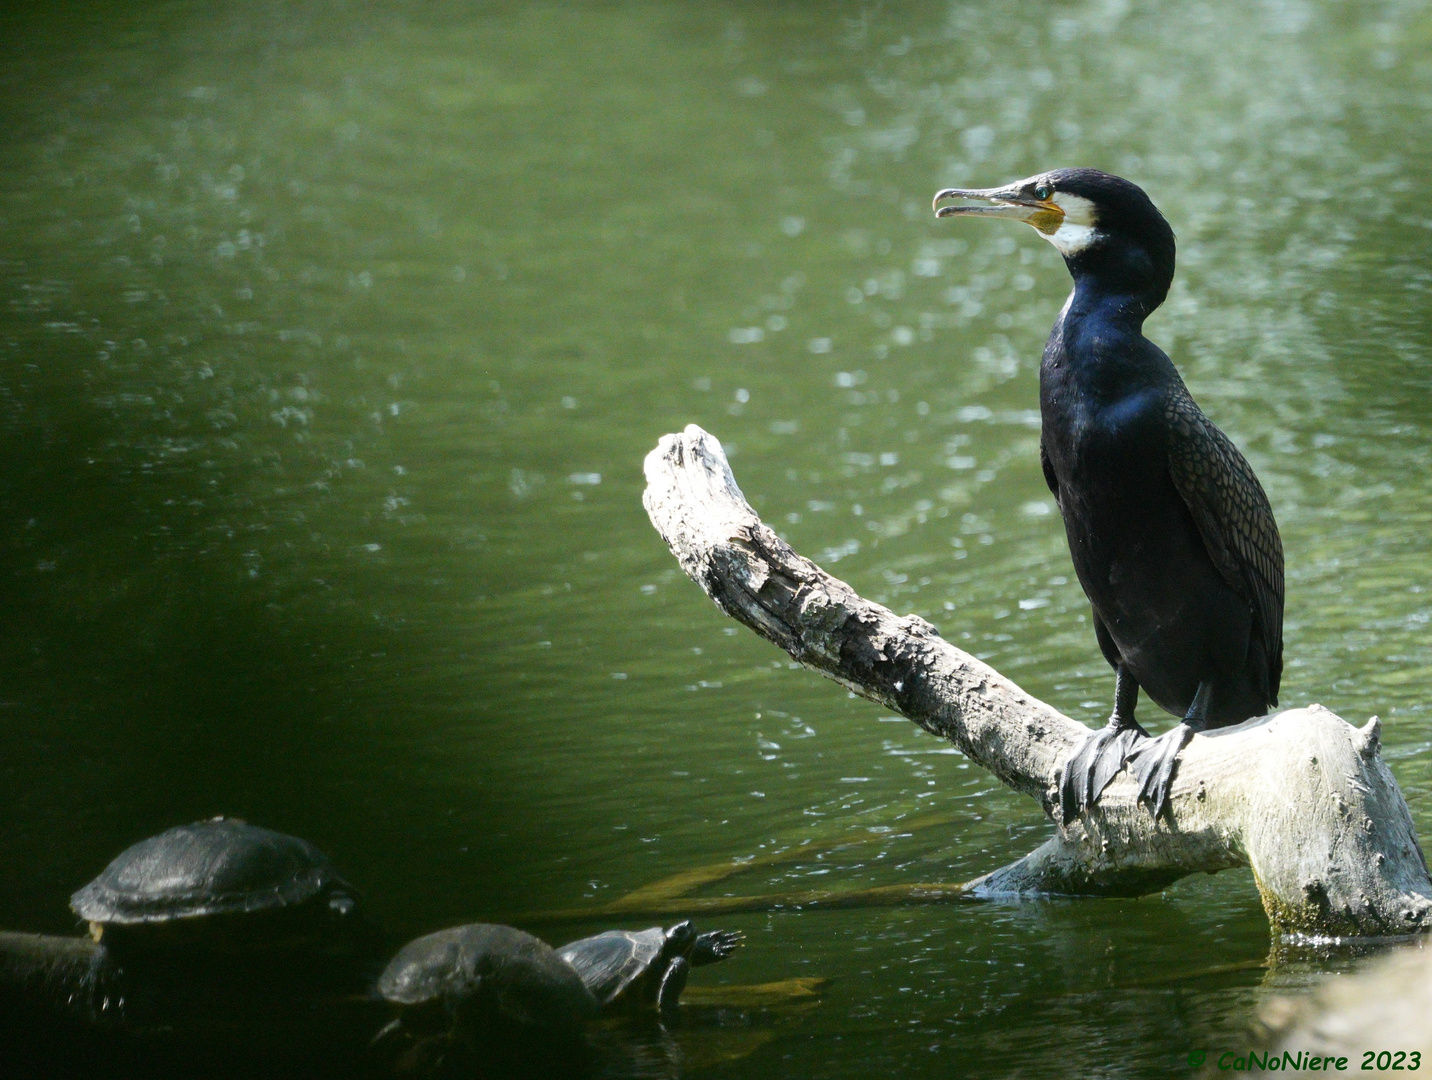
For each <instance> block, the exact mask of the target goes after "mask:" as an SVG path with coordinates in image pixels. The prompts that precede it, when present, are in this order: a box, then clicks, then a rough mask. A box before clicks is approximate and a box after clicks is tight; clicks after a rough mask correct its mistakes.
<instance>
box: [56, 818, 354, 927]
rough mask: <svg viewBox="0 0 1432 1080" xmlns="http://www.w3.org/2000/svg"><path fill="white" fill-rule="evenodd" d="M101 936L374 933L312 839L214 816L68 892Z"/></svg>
mask: <svg viewBox="0 0 1432 1080" xmlns="http://www.w3.org/2000/svg"><path fill="white" fill-rule="evenodd" d="M70 907H71V909H73V911H74V912H75V914H77V915H78V916H79V917H80V918H82V919H85V920H87V921H88V922H89V926H90V934H91V936H92V937H93V938H94V939H95V941H101V940H102V941H103V943H104V944H105V945H107V946H109V947H111V948H115V949H117V950H121V951H128V952H130V953H131V954H132V953H134V952H136V951H147V950H153V949H161V950H166V949H174V948H181V947H202V948H205V949H211V950H212V949H218V950H224V949H229V950H251V949H253V948H255V947H262V948H277V949H293V948H303V947H309V946H313V945H315V944H317V945H319V946H320V947H322V948H325V949H329V950H333V949H340V948H342V947H344V946H351V945H352V944H354V943H355V942H356V941H357V940H358V939H359V938H366V937H371V929H372V928H371V927H370V926H368V925H367V924H366V923H365V922H364V920H362V918H361V916H359V915H358V913H357V910H356V909H357V894H356V893H355V891H354V890H353V888H352V887H351V886H350V885H349V884H348V883H347V882H346V881H344V880H343V878H341V877H340V876H339V875H338V872H337V871H336V870H334V868H333V865H332V863H330V862H329V861H328V857H327V856H326V855H324V854H323V852H321V851H319V850H318V849H317V848H316V847H314V846H313V845H312V844H310V843H308V842H307V841H306V840H300V839H299V838H298V837H296V836H285V835H284V834H283V833H277V832H273V831H272V830H270V829H263V828H260V827H259V826H257V825H250V824H248V823H247V822H245V821H242V820H240V819H238V818H223V817H216V818H211V819H210V820H208V821H199V822H195V823H194V824H193V825H179V826H177V827H175V828H173V829H169V830H167V831H165V832H162V833H160V834H159V835H158V836H151V837H150V838H149V839H147V840H141V841H140V842H139V843H137V844H135V845H134V846H132V847H130V848H128V849H127V850H125V851H124V852H122V853H121V854H120V855H119V856H118V857H117V858H116V859H115V860H114V861H113V862H111V863H110V864H109V865H108V866H107V867H105V869H104V870H103V872H101V873H100V875H99V877H97V878H95V879H94V880H93V881H91V882H90V883H89V884H88V885H86V886H85V887H84V888H82V889H80V890H79V891H78V892H76V893H75V894H74V895H73V896H72V897H70Z"/></svg>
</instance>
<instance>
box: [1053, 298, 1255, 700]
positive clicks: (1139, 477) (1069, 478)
mask: <svg viewBox="0 0 1432 1080" xmlns="http://www.w3.org/2000/svg"><path fill="white" fill-rule="evenodd" d="M1182 385H1183V384H1182V380H1180V379H1179V376H1178V372H1177V371H1176V370H1175V369H1174V366H1173V363H1172V361H1170V360H1169V359H1168V357H1167V356H1165V355H1164V354H1163V352H1162V351H1161V350H1159V349H1158V348H1157V346H1155V345H1153V344H1152V343H1151V342H1149V341H1148V340H1147V339H1146V338H1144V337H1143V335H1142V334H1141V333H1139V332H1138V330H1137V328H1133V329H1132V330H1131V329H1130V328H1127V327H1121V326H1119V325H1117V324H1116V323H1112V322H1110V321H1108V320H1104V319H1100V318H1099V317H1098V315H1097V313H1096V314H1093V315H1086V316H1085V317H1082V318H1079V317H1076V318H1074V319H1070V318H1069V312H1068V309H1067V308H1066V311H1065V312H1064V313H1061V317H1060V320H1059V322H1057V323H1056V324H1055V328H1054V333H1053V334H1052V335H1051V336H1050V339H1049V345H1048V347H1047V348H1046V350H1045V355H1044V362H1043V364H1042V365H1041V370H1040V406H1041V413H1042V418H1043V431H1042V436H1041V442H1042V451H1043V454H1044V455H1045V458H1046V460H1047V462H1048V468H1049V470H1050V472H1052V474H1053V475H1052V477H1051V480H1052V481H1054V482H1055V483H1056V484H1057V488H1058V500H1059V509H1060V513H1061V515H1062V516H1063V519H1064V526H1065V531H1066V533H1067V535H1068V539H1069V550H1070V554H1071V556H1072V557H1073V561H1074V567H1075V571H1076V573H1077V574H1078V576H1079V581H1080V584H1081V585H1082V586H1083V587H1084V591H1085V593H1086V594H1087V595H1088V597H1089V600H1090V602H1091V604H1092V606H1093V609H1094V614H1095V617H1096V618H1098V619H1099V620H1100V622H1102V623H1103V625H1104V627H1105V629H1107V630H1108V633H1109V636H1110V637H1111V638H1112V639H1113V642H1114V644H1115V645H1116V646H1117V651H1118V655H1117V656H1110V657H1108V659H1109V660H1110V662H1111V663H1117V662H1119V661H1122V662H1123V663H1125V664H1126V665H1127V666H1128V667H1129V669H1130V671H1131V673H1132V674H1133V675H1134V677H1135V678H1136V679H1137V680H1138V682H1139V684H1140V685H1141V686H1142V687H1143V688H1144V690H1145V691H1146V692H1147V693H1148V695H1149V697H1151V698H1152V699H1153V700H1154V701H1155V702H1156V703H1158V705H1159V706H1160V707H1162V708H1164V709H1166V710H1168V711H1169V712H1173V713H1176V714H1180V715H1181V714H1182V713H1183V712H1184V711H1185V710H1186V709H1187V708H1188V706H1189V704H1190V703H1191V702H1192V700H1193V695H1194V693H1195V692H1196V691H1197V689H1198V683H1199V681H1200V679H1202V678H1207V677H1209V676H1210V675H1213V674H1214V673H1217V674H1219V675H1220V676H1223V677H1221V678H1220V680H1219V681H1220V682H1221V683H1224V684H1232V683H1237V684H1238V686H1237V687H1236V688H1235V687H1233V686H1231V685H1230V686H1229V689H1230V691H1233V692H1231V693H1229V694H1226V695H1224V696H1225V697H1226V698H1230V699H1231V700H1227V701H1225V702H1216V703H1215V706H1216V707H1217V706H1228V707H1231V708H1232V711H1233V712H1237V711H1239V710H1241V709H1243V708H1244V707H1245V705H1246V704H1247V701H1246V699H1247V698H1248V697H1249V692H1250V691H1249V690H1248V689H1247V688H1244V687H1243V685H1242V684H1243V683H1245V682H1247V679H1246V678H1245V677H1244V676H1243V675H1242V674H1239V673H1240V672H1241V669H1243V668H1244V667H1246V665H1247V655H1248V641H1249V630H1250V628H1251V611H1250V608H1249V605H1248V603H1247V601H1246V600H1244V599H1243V598H1241V597H1240V596H1239V595H1238V594H1237V593H1235V592H1234V591H1233V589H1231V588H1230V587H1229V586H1228V584H1227V583H1226V581H1225V580H1224V579H1223V577H1222V576H1221V575H1220V573H1219V571H1218V569H1217V567H1216V566H1215V565H1214V563H1213V560H1212V558H1211V557H1210V555H1209V554H1208V551H1207V549H1206V548H1205V546H1204V543H1203V540H1202V538H1201V536H1200V534H1199V531H1198V527H1197V524H1196V523H1195V522H1194V520H1193V517H1192V514H1191V513H1190V511H1189V509H1188V506H1187V505H1186V504H1185V502H1184V500H1183V498H1182V497H1181V495H1180V494H1179V491H1178V489H1177V488H1176V487H1175V486H1174V483H1173V480H1172V478H1171V476H1170V473H1169V466H1168V450H1167V421H1166V419H1165V411H1166V403H1167V399H1168V394H1169V392H1170V390H1171V389H1173V388H1179V389H1181V388H1182ZM1255 696H1256V695H1255ZM1262 707H1263V703H1262V702H1261V701H1260V702H1257V703H1256V705H1253V706H1249V711H1247V712H1244V713H1242V715H1241V716H1239V717H1238V719H1240V720H1241V719H1244V718H1246V717H1247V716H1250V715H1256V713H1258V712H1260V711H1261V710H1262ZM1219 711H1220V712H1222V711H1224V710H1223V709H1222V708H1219ZM1230 715H1231V713H1230Z"/></svg>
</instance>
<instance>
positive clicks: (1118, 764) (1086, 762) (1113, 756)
mask: <svg viewBox="0 0 1432 1080" xmlns="http://www.w3.org/2000/svg"><path fill="white" fill-rule="evenodd" d="M1147 739H1148V733H1147V732H1146V731H1144V729H1143V728H1142V727H1140V726H1139V724H1138V721H1136V720H1134V719H1132V718H1126V717H1123V716H1119V715H1118V714H1115V715H1114V716H1112V717H1110V718H1109V722H1108V724H1107V725H1105V726H1104V727H1103V728H1102V729H1100V730H1099V731H1096V732H1094V734H1092V735H1090V736H1089V737H1088V738H1087V739H1085V740H1084V742H1083V743H1082V744H1081V745H1080V747H1079V749H1078V750H1075V751H1074V753H1073V754H1072V755H1070V758H1069V760H1068V761H1067V762H1065V764H1064V776H1063V777H1062V779H1061V780H1060V783H1059V812H1060V814H1061V815H1062V816H1063V819H1064V824H1066V825H1068V824H1069V823H1070V822H1071V821H1073V820H1074V819H1075V818H1077V817H1078V816H1079V815H1080V814H1082V813H1083V812H1084V811H1085V810H1087V809H1089V807H1091V806H1093V805H1094V804H1095V803H1096V802H1098V801H1099V796H1100V795H1102V794H1103V793H1104V789H1105V788H1106V787H1108V786H1109V781H1110V780H1112V779H1114V777H1116V776H1118V775H1119V770H1120V769H1122V768H1123V767H1124V762H1125V761H1126V760H1127V759H1128V757H1129V755H1130V754H1131V753H1132V752H1133V750H1134V747H1135V746H1136V745H1138V744H1139V743H1141V742H1144V741H1146V740H1147Z"/></svg>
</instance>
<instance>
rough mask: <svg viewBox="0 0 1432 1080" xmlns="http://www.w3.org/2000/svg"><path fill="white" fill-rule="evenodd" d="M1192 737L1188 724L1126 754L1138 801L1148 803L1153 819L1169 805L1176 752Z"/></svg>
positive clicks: (1180, 725)
mask: <svg viewBox="0 0 1432 1080" xmlns="http://www.w3.org/2000/svg"><path fill="white" fill-rule="evenodd" d="M1191 738H1193V728H1192V727H1190V726H1189V725H1188V723H1187V721H1185V722H1183V723H1180V724H1179V725H1178V726H1177V727H1173V728H1170V729H1169V730H1168V731H1165V732H1164V733H1163V734H1162V735H1160V736H1159V737H1158V738H1157V739H1150V740H1148V741H1147V742H1145V743H1143V744H1142V745H1140V746H1138V747H1136V748H1135V749H1134V751H1133V753H1131V754H1130V755H1129V764H1130V765H1132V766H1133V769H1134V775H1135V776H1136V777H1137V778H1138V781H1139V801H1140V802H1144V803H1148V804H1149V809H1150V810H1152V811H1153V815H1154V820H1155V821H1157V820H1158V817H1159V814H1161V813H1163V808H1164V804H1165V803H1167V802H1168V793H1169V789H1170V788H1171V787H1172V786H1173V771H1174V765H1175V764H1176V763H1177V760H1178V755H1179V751H1181V750H1182V749H1183V748H1184V747H1185V746H1187V745H1188V740H1189V739H1191Z"/></svg>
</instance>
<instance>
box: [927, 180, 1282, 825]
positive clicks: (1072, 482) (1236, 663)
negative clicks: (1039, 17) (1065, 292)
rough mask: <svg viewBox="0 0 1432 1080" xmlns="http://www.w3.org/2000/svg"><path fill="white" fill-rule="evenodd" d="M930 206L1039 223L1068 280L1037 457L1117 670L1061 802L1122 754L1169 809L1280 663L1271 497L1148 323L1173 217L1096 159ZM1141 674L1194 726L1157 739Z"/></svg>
mask: <svg viewBox="0 0 1432 1080" xmlns="http://www.w3.org/2000/svg"><path fill="white" fill-rule="evenodd" d="M949 199H963V200H969V201H972V202H973V203H974V204H975V205H970V203H969V202H966V203H964V204H960V205H944V206H942V205H941V203H943V202H945V201H946V200H949ZM935 208H936V214H937V216H939V217H950V216H955V215H960V216H965V215H968V216H972V217H973V216H980V217H996V218H1012V219H1014V220H1015V221H1023V222H1026V223H1028V224H1029V225H1032V226H1033V227H1034V228H1035V229H1037V230H1038V231H1039V233H1040V234H1041V235H1042V236H1043V237H1044V238H1045V239H1046V240H1048V241H1049V242H1050V243H1052V244H1053V245H1054V246H1055V247H1056V248H1058V249H1059V253H1060V254H1061V255H1063V256H1064V261H1065V263H1066V264H1067V265H1068V267H1069V273H1070V274H1071V275H1072V276H1073V278H1074V291H1073V292H1071V293H1070V294H1069V299H1068V300H1067V301H1065V303H1064V309H1063V310H1062V311H1061V312H1060V313H1059V318H1058V319H1056V320H1055V323H1054V330H1053V332H1052V333H1051V334H1050V335H1049V343H1048V344H1047V345H1046V346H1045V348H1044V359H1043V362H1042V363H1041V365H1040V368H1039V406H1040V415H1041V418H1042V421H1043V424H1042V428H1041V434H1040V440H1039V457H1040V462H1041V464H1042V465H1043V467H1044V479H1045V481H1046V482H1047V483H1048V484H1049V490H1050V491H1052V492H1053V493H1054V498H1055V501H1056V502H1057V503H1058V504H1059V513H1060V514H1061V515H1062V516H1063V518H1064V530H1065V533H1066V535H1067V536H1068V538H1069V552H1070V554H1071V555H1072V556H1073V559H1074V568H1075V571H1076V572H1077V573H1078V575H1079V583H1080V584H1081V585H1082V586H1083V587H1084V592H1085V593H1086V594H1087V595H1088V597H1089V601H1090V603H1091V605H1092V606H1093V609H1094V611H1093V614H1094V634H1095V637H1096V638H1097V639H1098V642H1099V648H1100V650H1101V651H1102V652H1103V654H1104V657H1105V659H1107V660H1108V661H1109V663H1110V664H1112V665H1113V667H1114V671H1115V673H1116V676H1115V678H1116V681H1115V689H1114V712H1113V715H1112V716H1111V717H1110V718H1109V723H1108V726H1107V727H1105V728H1104V729H1103V730H1102V731H1099V732H1097V733H1096V734H1094V735H1092V736H1090V738H1089V739H1088V741H1086V742H1085V743H1084V744H1083V745H1082V746H1080V747H1079V749H1078V750H1076V751H1075V753H1074V754H1073V755H1072V756H1071V757H1070V759H1069V761H1068V763H1067V764H1066V765H1065V768H1064V776H1063V779H1062V782H1061V784H1060V810H1061V813H1062V815H1063V818H1064V820H1065V822H1069V821H1072V820H1073V819H1074V818H1075V817H1076V816H1078V815H1079V814H1080V813H1081V812H1082V811H1083V810H1085V809H1086V808H1087V807H1089V806H1091V805H1092V804H1093V803H1094V802H1095V801H1096V800H1097V799H1098V798H1099V795H1100V794H1101V793H1102V792H1103V790H1104V788H1105V786H1107V784H1108V783H1109V781H1110V780H1111V779H1113V777H1114V776H1115V775H1117V773H1118V772H1119V770H1120V769H1121V768H1122V767H1123V765H1124V763H1125V762H1126V761H1127V762H1128V763H1129V764H1130V766H1131V767H1132V768H1133V770H1134V773H1135V775H1136V776H1137V778H1138V781H1139V798H1140V799H1141V800H1144V801H1146V802H1147V803H1149V805H1150V807H1151V809H1152V811H1153V815H1154V817H1155V818H1157V817H1158V815H1159V813H1160V811H1161V810H1162V808H1163V806H1164V802H1165V800H1166V799H1167V797H1168V792H1169V786H1170V784H1171V782H1172V780H1173V771H1174V762H1175V760H1176V758H1177V756H1178V753H1179V751H1180V750H1182V749H1183V747H1184V746H1185V745H1186V744H1187V743H1188V740H1189V739H1190V738H1191V737H1192V736H1193V733H1194V732H1197V731H1202V730H1205V729H1206V728H1210V727H1223V726H1225V725H1229V724H1237V723H1241V722H1242V721H1244V720H1247V719H1249V718H1250V717H1254V716H1261V715H1263V714H1264V713H1266V712H1267V711H1268V709H1269V707H1270V706H1273V705H1276V704H1277V703H1278V681H1279V677H1280V676H1281V674H1282V670H1283V545H1282V541H1281V540H1280V539H1279V537H1278V526H1277V524H1276V522H1274V520H1273V511H1272V509H1271V508H1270V507H1269V505H1268V497H1267V496H1266V495H1265V494H1264V493H1263V488H1262V486H1261V485H1260V484H1259V483H1258V478H1257V477H1256V476H1254V474H1253V469H1252V468H1251V467H1250V466H1249V464H1248V462H1247V461H1246V460H1244V458H1243V455H1242V454H1240V453H1239V452H1238V449H1237V447H1235V446H1234V445H1233V443H1232V442H1231V441H1230V440H1229V438H1228V437H1227V436H1226V435H1224V434H1223V432H1221V431H1219V430H1218V428H1216V427H1215V426H1214V425H1213V423H1212V421H1210V420H1209V419H1208V417H1206V416H1204V415H1203V412H1202V411H1201V410H1200V409H1199V407H1198V406H1197V405H1196V404H1195V403H1194V400H1193V398H1192V397H1191V396H1190V395H1189V392H1188V389H1187V387H1185V386H1184V384H1183V380H1182V379H1181V378H1179V374H1178V371H1177V370H1176V369H1175V368H1174V366H1173V362H1172V361H1171V360H1170V359H1169V358H1168V356H1167V355H1166V354H1165V353H1164V352H1163V350H1162V349H1160V348H1159V347H1158V346H1157V345H1155V344H1153V342H1151V341H1149V340H1148V339H1147V338H1145V337H1144V335H1143V323H1144V320H1145V319H1146V318H1147V317H1148V316H1149V314H1150V313H1151V312H1153V310H1154V309H1155V308H1157V307H1158V306H1159V305H1160V304H1161V303H1163V300H1164V297H1165V296H1166V295H1167V294H1168V288H1169V285H1170V283H1171V282H1172V281H1173V270H1174V236H1173V230H1172V229H1171V228H1170V227H1169V224H1168V222H1167V221H1165V220H1164V218H1163V215H1162V214H1160V213H1159V211H1158V208H1157V207H1155V206H1154V204H1153V202H1152V201H1151V200H1150V199H1149V197H1148V196H1147V195H1146V194H1144V192H1143V189H1141V188H1139V187H1138V186H1137V185H1135V184H1132V183H1130V182H1129V181H1127V180H1124V179H1122V178H1120V177H1117V176H1111V175H1109V174H1108V173H1104V172H1099V171H1097V170H1095V169H1059V170H1056V171H1054V172H1048V173H1041V174H1040V175H1038V176H1032V177H1030V178H1029V179H1027V180H1020V181H1018V182H1016V183H1013V184H1010V185H1008V186H1006V187H1000V188H986V189H982V190H963V189H959V188H948V189H946V190H944V191H941V192H940V193H939V194H937V195H936V196H935ZM1141 686H1142V687H1143V688H1144V692H1145V693H1146V694H1148V696H1149V697H1150V698H1152V699H1153V701H1154V702H1155V703H1156V704H1157V705H1158V706H1159V707H1160V708H1162V709H1165V710H1167V711H1168V712H1171V713H1173V714H1174V715H1176V716H1181V717H1183V721H1182V723H1180V724H1178V725H1177V726H1176V727H1174V728H1173V729H1172V730H1170V731H1168V732H1165V733H1164V734H1163V735H1161V736H1159V737H1158V738H1156V739H1155V738H1151V737H1150V736H1149V735H1148V733H1147V732H1146V731H1144V729H1143V728H1142V727H1140V726H1139V724H1138V722H1137V721H1136V720H1135V719H1134V706H1135V704H1136V703H1137V702H1138V696H1139V687H1141Z"/></svg>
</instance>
